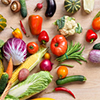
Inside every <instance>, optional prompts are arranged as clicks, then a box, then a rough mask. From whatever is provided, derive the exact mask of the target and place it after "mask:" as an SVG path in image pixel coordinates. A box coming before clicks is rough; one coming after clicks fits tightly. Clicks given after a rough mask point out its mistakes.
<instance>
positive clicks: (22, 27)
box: [20, 20, 29, 37]
mask: <svg viewBox="0 0 100 100" xmlns="http://www.w3.org/2000/svg"><path fill="white" fill-rule="evenodd" d="M20 26H21V29H22V31H23V33H24V34H25V35H26V36H27V37H29V35H27V34H26V30H25V28H24V26H23V24H22V21H21V20H20Z"/></svg>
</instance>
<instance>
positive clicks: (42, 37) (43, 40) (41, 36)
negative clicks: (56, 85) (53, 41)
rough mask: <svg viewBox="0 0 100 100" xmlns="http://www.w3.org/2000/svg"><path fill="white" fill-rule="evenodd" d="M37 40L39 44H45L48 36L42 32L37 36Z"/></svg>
mask: <svg viewBox="0 0 100 100" xmlns="http://www.w3.org/2000/svg"><path fill="white" fill-rule="evenodd" d="M38 40H39V42H41V43H42V44H46V42H48V41H49V36H48V34H47V32H46V31H44V30H43V31H42V32H41V33H40V34H39V36H38Z"/></svg>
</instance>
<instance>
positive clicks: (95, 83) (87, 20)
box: [0, 0, 100, 100]
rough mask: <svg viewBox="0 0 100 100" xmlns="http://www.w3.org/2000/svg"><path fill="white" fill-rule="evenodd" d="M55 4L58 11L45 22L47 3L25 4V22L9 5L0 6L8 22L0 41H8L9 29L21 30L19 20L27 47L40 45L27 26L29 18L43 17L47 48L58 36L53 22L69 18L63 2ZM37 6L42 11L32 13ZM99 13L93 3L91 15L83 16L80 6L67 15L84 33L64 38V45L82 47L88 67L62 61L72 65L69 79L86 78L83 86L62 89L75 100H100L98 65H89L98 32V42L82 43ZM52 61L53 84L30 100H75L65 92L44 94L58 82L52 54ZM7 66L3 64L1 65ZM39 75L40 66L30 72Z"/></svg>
mask: <svg viewBox="0 0 100 100" xmlns="http://www.w3.org/2000/svg"><path fill="white" fill-rule="evenodd" d="M55 1H56V4H57V9H56V13H55V14H54V16H53V17H51V18H46V17H45V11H46V8H47V3H46V0H44V1H43V0H26V5H27V11H28V15H27V17H26V18H22V16H21V14H20V12H18V13H13V12H12V11H11V10H10V5H8V6H5V5H3V4H2V3H1V2H0V14H2V15H3V16H4V17H5V18H6V19H7V27H6V28H5V29H4V31H2V32H1V33H0V39H2V40H4V41H7V39H9V38H10V37H12V30H11V29H10V27H13V28H20V22H19V21H20V20H22V22H23V24H24V26H25V28H26V31H27V33H28V34H29V35H30V37H29V38H27V37H26V36H25V35H24V34H23V40H24V41H25V42H26V44H27V43H29V42H31V41H34V42H36V43H38V44H39V42H38V39H37V36H33V35H31V33H30V30H29V26H28V17H29V16H30V15H33V14H35V15H40V16H41V17H43V25H42V30H46V31H47V32H48V34H49V36H50V41H49V43H47V45H48V46H49V45H50V42H51V39H52V38H53V37H54V36H55V35H57V34H59V32H58V31H57V28H56V26H54V25H53V22H55V21H56V20H57V19H59V18H60V17H62V16H64V15H68V14H67V12H66V11H65V9H64V4H63V3H64V0H55ZM39 2H43V8H42V9H41V10H40V11H37V12H34V11H33V9H34V8H35V6H36V4H37V3H39ZM99 9H100V2H99V0H95V5H94V10H93V11H92V12H91V13H90V14H86V13H85V12H84V10H83V6H81V9H80V10H79V11H78V12H77V13H75V14H73V15H70V16H71V17H74V18H75V19H76V21H77V22H79V23H80V24H81V25H82V28H83V31H82V33H81V34H75V35H74V36H70V37H68V38H67V41H68V42H70V41H71V40H73V43H75V42H80V43H81V44H82V46H85V50H84V51H83V56H84V57H85V59H86V60H87V63H85V62H83V61H82V65H80V64H79V63H77V62H75V61H72V60H71V61H65V62H64V63H66V64H72V65H74V68H70V67H68V70H69V72H68V76H70V75H84V76H85V77H86V78H87V81H86V82H84V83H82V82H74V83H69V84H65V85H63V87H66V88H68V89H70V90H71V91H72V92H73V93H74V94H75V96H76V100H99V99H100V64H93V63H91V62H89V61H88V54H89V52H90V51H91V49H92V47H93V45H94V44H95V43H98V42H99V39H100V37H99V36H100V35H99V31H97V32H96V33H97V34H98V38H97V40H96V41H95V42H94V43H92V44H90V43H87V42H86V40H85V35H86V31H87V30H88V29H91V28H92V27H91V23H92V20H93V17H94V16H95V15H96V13H97V12H98V11H99ZM49 52H50V54H51V61H52V63H54V65H53V69H52V71H51V72H50V73H51V74H52V75H53V81H52V82H51V83H50V85H49V86H48V88H47V89H46V90H44V91H42V92H41V93H39V94H38V95H35V96H33V97H32V98H35V97H50V98H54V99H55V100H67V99H68V100H74V98H73V97H72V96H71V95H69V94H68V93H65V92H60V91H59V92H52V93H49V94H47V93H46V92H50V91H52V90H53V89H54V88H55V87H57V86H56V83H55V81H56V80H57V74H56V72H57V68H56V69H55V66H56V65H57V62H56V61H55V58H56V56H55V55H53V54H52V53H51V51H50V50H49ZM4 62H5V63H6V61H4ZM5 63H4V66H5V67H6V64H5ZM38 71H40V69H39V64H38V65H37V66H36V67H35V68H34V70H32V72H31V74H32V73H36V72H38Z"/></svg>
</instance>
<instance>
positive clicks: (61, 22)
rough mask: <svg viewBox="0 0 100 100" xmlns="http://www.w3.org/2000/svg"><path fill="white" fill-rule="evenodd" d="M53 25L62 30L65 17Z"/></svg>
mask: <svg viewBox="0 0 100 100" xmlns="http://www.w3.org/2000/svg"><path fill="white" fill-rule="evenodd" d="M54 24H55V25H57V26H58V28H59V29H62V28H63V27H64V25H65V16H63V17H61V18H60V19H58V20H56V22H55V23H54Z"/></svg>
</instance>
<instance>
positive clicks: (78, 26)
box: [75, 23, 82, 34]
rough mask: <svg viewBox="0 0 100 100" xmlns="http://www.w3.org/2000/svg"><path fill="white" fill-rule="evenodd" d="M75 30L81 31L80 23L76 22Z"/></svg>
mask: <svg viewBox="0 0 100 100" xmlns="http://www.w3.org/2000/svg"><path fill="white" fill-rule="evenodd" d="M75 32H76V33H79V34H80V33H82V27H81V25H80V23H77V27H76V28H75Z"/></svg>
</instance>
